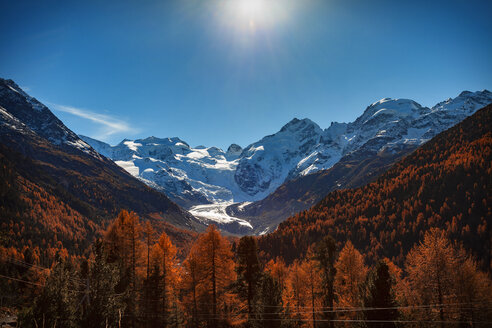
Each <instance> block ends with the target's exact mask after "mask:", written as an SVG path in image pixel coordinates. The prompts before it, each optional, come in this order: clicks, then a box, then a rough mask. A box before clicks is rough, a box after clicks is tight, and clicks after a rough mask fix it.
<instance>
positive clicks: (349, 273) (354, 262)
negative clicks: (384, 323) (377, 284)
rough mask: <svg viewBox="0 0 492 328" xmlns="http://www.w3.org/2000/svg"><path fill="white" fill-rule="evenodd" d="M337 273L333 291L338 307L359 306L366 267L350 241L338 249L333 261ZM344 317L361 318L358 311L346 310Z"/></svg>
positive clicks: (360, 304)
mask: <svg viewBox="0 0 492 328" xmlns="http://www.w3.org/2000/svg"><path fill="white" fill-rule="evenodd" d="M335 269H336V270H337V274H336V276H335V284H334V287H335V293H336V295H337V299H338V301H337V304H338V306H339V307H342V308H343V307H361V306H362V292H361V291H362V287H363V286H364V282H365V280H366V274H367V267H366V266H365V265H364V258H363V257H362V255H361V254H360V253H359V251H358V250H356V249H355V248H354V245H352V243H351V242H350V241H347V243H346V244H345V246H344V247H343V249H342V250H341V251H340V255H339V257H338V260H337V262H336V263H335ZM343 317H344V318H347V319H354V318H361V317H362V316H361V315H360V312H346V313H345V314H344V315H343Z"/></svg>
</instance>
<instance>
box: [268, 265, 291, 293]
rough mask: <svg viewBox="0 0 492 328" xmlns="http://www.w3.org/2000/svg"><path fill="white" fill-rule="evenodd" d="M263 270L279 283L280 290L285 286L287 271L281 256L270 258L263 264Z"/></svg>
mask: <svg viewBox="0 0 492 328" xmlns="http://www.w3.org/2000/svg"><path fill="white" fill-rule="evenodd" d="M265 271H266V272H268V273H270V275H271V276H272V277H273V278H274V279H275V280H276V281H277V282H278V283H279V285H280V287H281V290H282V291H283V290H284V289H285V287H286V281H287V276H288V274H289V271H288V269H287V266H286V265H285V262H284V260H283V259H282V258H281V257H277V258H276V259H275V260H270V261H268V263H267V264H266V265H265Z"/></svg>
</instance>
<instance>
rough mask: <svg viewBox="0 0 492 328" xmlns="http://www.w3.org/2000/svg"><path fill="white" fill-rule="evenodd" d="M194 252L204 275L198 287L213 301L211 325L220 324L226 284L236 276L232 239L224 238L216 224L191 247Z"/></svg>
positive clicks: (222, 316) (229, 283)
mask: <svg viewBox="0 0 492 328" xmlns="http://www.w3.org/2000/svg"><path fill="white" fill-rule="evenodd" d="M192 252H193V253H194V256H196V259H197V261H198V263H197V264H198V265H197V268H198V269H199V271H200V274H199V275H200V276H201V277H206V278H204V279H202V280H201V281H200V284H199V285H198V287H203V288H199V289H201V290H202V291H203V292H204V294H203V295H202V297H201V298H202V299H205V300H206V299H208V300H209V302H210V304H211V310H212V311H211V313H210V316H209V319H208V320H207V321H208V325H209V326H210V327H217V326H219V325H221V323H222V322H223V321H225V320H226V319H227V318H225V316H224V314H225V312H224V305H225V304H224V302H223V301H222V300H223V299H224V297H225V296H226V291H227V288H228V287H229V286H230V285H231V284H232V282H233V281H234V280H235V272H234V261H233V260H232V257H233V254H232V251H231V245H230V243H229V242H228V241H227V240H226V239H225V238H223V237H222V236H221V235H220V233H219V231H218V230H217V228H216V227H215V226H214V225H210V226H209V227H208V228H207V231H206V232H205V233H204V234H203V235H201V236H200V237H199V238H198V239H197V241H196V243H195V244H194V245H193V247H192Z"/></svg>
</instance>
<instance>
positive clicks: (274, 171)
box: [81, 90, 492, 208]
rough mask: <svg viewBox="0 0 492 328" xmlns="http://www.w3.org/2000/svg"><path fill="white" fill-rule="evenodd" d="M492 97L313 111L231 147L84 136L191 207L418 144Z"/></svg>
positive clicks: (250, 195)
mask: <svg viewBox="0 0 492 328" xmlns="http://www.w3.org/2000/svg"><path fill="white" fill-rule="evenodd" d="M489 103H492V93H491V92H489V91H487V90H484V91H478V92H468V91H464V92H462V93H461V94H460V95H459V96H458V97H456V98H454V99H448V100H446V101H443V102H440V103H438V104H437V105H435V106H434V107H432V108H428V107H423V106H421V105H420V104H418V103H416V102H415V101H413V100H409V99H391V98H384V99H381V100H379V101H377V102H375V103H373V104H371V105H370V106H368V107H367V108H366V110H365V111H364V113H363V114H362V115H361V116H360V117H359V118H357V119H356V120H355V121H354V122H352V123H332V124H331V126H330V127H328V128H326V129H324V130H323V129H321V128H320V127H319V126H318V125H317V124H316V123H314V122H312V121H311V120H309V119H302V120H299V119H293V120H292V121H290V122H289V123H287V124H286V125H285V126H284V127H282V128H281V129H280V131H278V132H277V133H275V134H273V135H269V136H266V137H264V138H262V139H261V140H259V141H258V142H255V143H253V144H251V145H249V146H248V147H246V148H245V149H241V147H240V146H238V145H235V144H233V145H231V146H230V147H229V149H228V150H227V151H226V152H225V151H223V150H222V149H219V148H216V147H203V146H198V147H194V148H193V147H190V146H189V145H188V144H187V143H186V142H184V141H183V140H181V139H179V138H164V139H161V138H156V137H150V138H146V139H139V140H123V141H122V142H121V143H120V144H118V145H116V146H110V145H108V144H105V143H102V142H99V141H96V140H94V139H91V138H88V137H84V136H81V138H82V139H83V140H84V141H86V142H87V143H88V144H90V145H91V146H92V147H93V148H94V149H96V150H97V151H99V152H100V153H101V154H103V155H105V156H107V157H109V158H111V159H112V160H114V161H115V162H116V163H117V164H118V165H120V166H121V167H123V168H125V169H126V170H127V171H128V172H130V173H131V174H133V175H134V176H136V177H139V178H140V179H141V180H143V181H144V182H146V183H147V184H148V185H150V186H152V187H154V188H156V189H159V190H161V191H163V192H164V193H166V194H167V195H169V196H170V197H171V198H173V199H174V200H176V201H177V202H178V203H180V204H182V205H184V206H186V207H188V208H189V207H191V206H193V205H203V204H207V203H212V204H216V203H232V202H250V201H256V200H260V199H263V198H264V197H266V196H267V195H269V194H270V193H271V192H273V191H274V190H275V189H276V188H277V187H279V186H280V185H281V184H282V183H284V182H285V181H288V180H290V179H293V178H295V177H298V176H303V175H306V174H309V173H313V172H316V171H319V170H324V169H328V168H330V167H332V166H333V165H334V164H336V163H337V162H338V161H340V159H341V158H343V157H344V156H347V155H348V154H351V155H353V154H358V153H360V154H364V153H368V152H369V153H377V152H379V151H382V150H387V151H391V150H397V149H400V148H402V147H416V146H418V145H421V144H422V143H424V142H426V141H428V140H429V139H431V138H432V137H433V136H435V135H436V134H438V133H440V132H441V131H443V130H446V129H448V128H449V127H451V126H453V125H455V124H456V123H458V122H460V121H461V120H463V119H464V118H465V117H467V116H469V115H471V114H473V113H474V112H475V111H476V110H478V109H479V108H482V107H484V106H485V105H487V104H489ZM361 156H363V155H361Z"/></svg>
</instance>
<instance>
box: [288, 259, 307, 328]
mask: <svg viewBox="0 0 492 328" xmlns="http://www.w3.org/2000/svg"><path fill="white" fill-rule="evenodd" d="M286 285H287V289H286V293H285V297H284V304H286V315H287V316H290V318H291V320H293V322H294V324H295V325H296V326H297V327H299V326H301V325H302V323H303V322H304V319H305V317H306V315H305V314H306V313H304V312H305V311H304V308H305V307H306V306H308V304H309V296H308V286H307V285H306V276H305V272H304V270H302V269H301V264H300V262H299V261H298V260H295V261H294V263H292V264H291V265H290V266H289V275H288V276H287V284H286Z"/></svg>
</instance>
